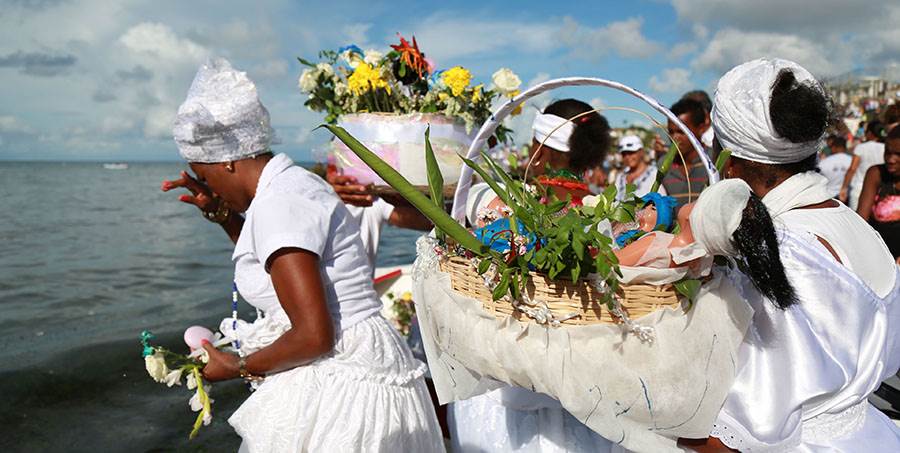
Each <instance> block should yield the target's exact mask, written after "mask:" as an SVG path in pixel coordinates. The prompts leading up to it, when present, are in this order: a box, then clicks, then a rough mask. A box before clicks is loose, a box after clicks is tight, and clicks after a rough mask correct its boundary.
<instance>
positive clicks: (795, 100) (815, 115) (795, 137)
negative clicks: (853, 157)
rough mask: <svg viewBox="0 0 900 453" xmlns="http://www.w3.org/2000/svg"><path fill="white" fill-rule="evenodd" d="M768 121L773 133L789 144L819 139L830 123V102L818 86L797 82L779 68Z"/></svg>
mask: <svg viewBox="0 0 900 453" xmlns="http://www.w3.org/2000/svg"><path fill="white" fill-rule="evenodd" d="M769 118H770V119H771V120H772V127H774V128H775V132H776V133H777V134H778V135H779V136H781V137H783V138H785V139H787V140H789V141H790V142H791V143H806V142H811V141H814V140H818V139H819V138H820V137H822V134H824V133H825V128H826V127H828V124H829V122H830V120H831V101H830V99H829V98H828V96H826V95H825V91H824V90H822V87H821V86H820V85H819V84H818V83H814V82H803V83H801V82H798V81H797V77H796V76H795V75H794V72H793V71H791V70H790V69H782V70H781V72H779V73H778V76H777V77H776V78H775V83H774V84H773V85H772V98H771V100H770V101H769Z"/></svg>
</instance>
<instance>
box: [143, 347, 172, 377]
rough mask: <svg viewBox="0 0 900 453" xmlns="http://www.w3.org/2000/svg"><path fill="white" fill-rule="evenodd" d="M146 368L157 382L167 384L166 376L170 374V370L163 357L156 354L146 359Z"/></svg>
mask: <svg viewBox="0 0 900 453" xmlns="http://www.w3.org/2000/svg"><path fill="white" fill-rule="evenodd" d="M144 366H145V367H146V368H147V374H149V375H150V377H152V378H153V380H154V381H156V382H165V379H166V375H167V374H169V368H168V367H167V366H166V361H165V359H163V355H162V354H160V353H159V352H154V353H153V354H152V355H148V356H146V357H144Z"/></svg>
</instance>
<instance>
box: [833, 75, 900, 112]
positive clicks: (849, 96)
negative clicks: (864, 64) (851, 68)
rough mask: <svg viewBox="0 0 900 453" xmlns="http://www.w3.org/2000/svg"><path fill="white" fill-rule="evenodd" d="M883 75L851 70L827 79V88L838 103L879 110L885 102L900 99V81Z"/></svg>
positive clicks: (864, 109)
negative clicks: (862, 73) (864, 73)
mask: <svg viewBox="0 0 900 453" xmlns="http://www.w3.org/2000/svg"><path fill="white" fill-rule="evenodd" d="M887 72H888V71H885V75H883V76H872V75H861V74H859V73H856V72H851V73H848V74H845V75H842V76H838V77H834V78H832V79H829V80H826V81H825V86H826V89H827V90H828V93H829V94H830V95H831V98H832V99H833V100H834V102H835V103H836V104H837V105H843V106H857V107H858V108H859V109H860V110H862V111H867V110H877V109H878V108H879V107H881V105H882V104H883V103H885V102H887V103H893V102H897V101H898V100H900V82H897V80H896V79H894V78H890V77H888V76H887V75H886V73H887Z"/></svg>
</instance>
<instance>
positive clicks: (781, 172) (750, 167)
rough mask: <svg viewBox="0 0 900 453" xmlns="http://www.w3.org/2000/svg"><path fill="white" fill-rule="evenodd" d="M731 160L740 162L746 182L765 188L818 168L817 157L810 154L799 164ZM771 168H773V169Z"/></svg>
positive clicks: (732, 157)
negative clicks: (758, 184) (759, 184)
mask: <svg viewBox="0 0 900 453" xmlns="http://www.w3.org/2000/svg"><path fill="white" fill-rule="evenodd" d="M730 159H732V160H735V161H740V162H741V164H742V166H743V168H744V171H745V172H746V177H745V178H744V179H746V180H748V181H751V180H752V181H757V182H759V183H761V184H763V185H764V186H766V187H770V188H771V187H775V184H776V183H777V182H778V180H779V178H782V177H783V176H785V175H787V176H789V177H790V176H793V175H796V174H798V173H806V172H808V171H817V169H818V167H819V156H818V155H817V154H812V155H810V156H807V157H806V158H805V159H803V160H801V161H800V162H792V163H790V164H778V165H772V164H763V163H760V162H754V161H752V160H747V159H741V158H740V157H737V156H731V158H730ZM772 167H775V168H774V169H773V168H772Z"/></svg>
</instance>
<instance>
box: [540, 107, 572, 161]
mask: <svg viewBox="0 0 900 453" xmlns="http://www.w3.org/2000/svg"><path fill="white" fill-rule="evenodd" d="M531 129H532V131H534V139H535V140H537V142H538V143H543V144H544V146H547V147H550V148H553V149H555V150H557V151H562V152H564V153H567V152H569V138H570V137H572V132H574V131H575V123H573V122H571V121H569V120H567V119H565V118H562V117H559V116H556V115H550V114H545V113H538V114H537V115H536V116H535V117H534V123H532V125H531Z"/></svg>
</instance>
